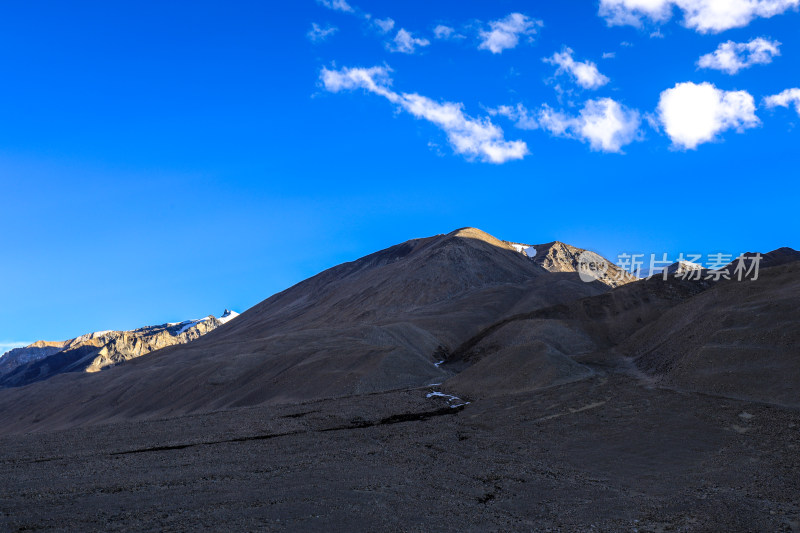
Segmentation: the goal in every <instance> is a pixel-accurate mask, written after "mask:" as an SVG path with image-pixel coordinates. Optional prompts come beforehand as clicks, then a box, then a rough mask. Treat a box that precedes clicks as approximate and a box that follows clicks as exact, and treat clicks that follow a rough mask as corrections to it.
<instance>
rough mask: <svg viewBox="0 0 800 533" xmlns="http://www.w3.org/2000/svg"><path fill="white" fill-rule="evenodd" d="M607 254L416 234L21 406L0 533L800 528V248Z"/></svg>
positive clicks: (14, 418)
mask: <svg viewBox="0 0 800 533" xmlns="http://www.w3.org/2000/svg"><path fill="white" fill-rule="evenodd" d="M540 253H543V254H542V256H541V257H540V261H536V260H535V259H536V258H537V257H538V256H539V254H540ZM589 253H590V252H585V251H581V250H580V249H578V248H574V247H570V246H569V245H562V244H559V243H553V246H548V245H534V246H529V245H522V244H519V243H512V242H507V241H502V240H499V239H496V238H494V237H492V236H491V235H488V234H486V233H484V232H482V231H480V230H477V229H474V228H464V229H461V230H457V231H454V232H452V233H449V234H446V235H436V236H433V237H428V238H423V239H413V240H410V241H408V242H405V243H402V244H398V245H396V246H392V247H390V248H387V249H385V250H381V251H379V252H376V253H374V254H371V255H368V256H366V257H363V258H361V259H358V260H356V261H353V262H349V263H344V264H342V265H338V266H335V267H333V268H331V269H328V270H326V271H324V272H322V273H320V274H318V275H316V276H314V277H311V278H309V279H307V280H305V281H303V282H301V283H299V284H297V285H295V286H293V287H290V288H288V289H286V290H285V291H283V292H281V293H278V294H275V295H274V296H272V297H270V298H267V299H266V300H264V301H263V302H261V303H260V304H258V305H256V306H255V307H253V308H251V309H249V310H247V311H245V312H244V313H242V314H241V315H240V316H239V317H238V318H236V320H232V321H230V322H229V323H227V324H225V325H223V326H221V327H217V328H216V329H214V330H213V331H210V332H208V333H207V334H206V335H203V336H201V337H199V338H197V339H195V340H193V341H191V342H188V343H185V344H178V345H173V346H167V347H165V348H162V349H160V350H156V351H154V352H151V353H149V354H145V355H142V356H140V357H137V358H134V359H131V360H128V361H125V362H124V363H123V364H117V365H112V366H110V367H108V368H106V369H105V370H103V371H102V372H94V373H89V372H66V373H60V374H56V375H54V376H52V377H50V378H49V379H46V380H42V381H38V382H35V383H31V384H29V385H26V386H20V387H11V388H3V389H0V449H2V450H3V460H2V461H0V477H1V478H2V479H3V483H2V484H0V501H3V513H0V529H3V530H6V529H8V530H15V531H21V530H41V529H52V528H53V524H57V525H58V527H60V528H62V529H68V530H85V529H91V530H94V529H109V528H112V529H119V530H126V531H127V530H142V529H144V530H150V529H167V530H173V529H174V530H187V529H192V530H194V529H209V528H211V529H222V528H227V529H237V530H238V529H242V530H279V529H285V530H290V531H294V530H303V531H316V530H320V531H323V530H324V531H330V530H334V531H338V530H345V531H350V530H364V529H368V530H378V531H383V530H391V531H395V530H397V531H409V530H426V531H427V530H431V529H433V530H443V531H463V530H474V529H479V530H487V531H507V530H537V531H545V530H551V531H588V530H597V531H629V530H630V531H667V530H675V531H720V530H724V531H762V530H767V531H795V530H797V529H798V524H800V508H798V506H797V504H796V498H792V497H791V495H792V494H798V493H800V464H799V463H798V461H797V449H798V446H800V437H799V436H798V431H797V428H798V427H800V404H799V403H798V400H797V393H796V391H797V390H798V383H800V358H798V356H797V355H798V354H800V337H799V336H798V333H797V327H796V325H797V324H798V323H800V309H798V307H797V305H796V302H797V301H798V299H799V298H800V261H796V260H792V258H793V257H794V256H795V255H796V252H794V251H793V250H791V249H783V251H780V250H779V251H776V252H770V253H766V254H761V255H762V257H768V258H773V259H771V260H767V261H764V264H762V265H760V267H762V268H761V270H760V271H759V276H758V279H755V280H752V279H747V280H743V281H738V280H737V279H736V278H735V277H732V279H725V277H724V276H702V277H701V279H694V278H693V277H689V276H685V277H680V276H667V277H666V278H664V277H662V276H654V277H653V278H651V279H641V280H634V282H627V283H617V282H618V281H619V280H617V279H615V278H616V275H615V274H614V273H613V271H612V273H611V275H610V276H609V277H604V276H602V273H604V272H605V273H608V272H609V270H608V269H607V267H606V264H607V262H606V261H605V260H604V259H603V258H602V257H600V256H597V257H594V255H592V256H589V255H588V254H589ZM595 255H596V254H595ZM587 263H589V264H594V266H595V270H594V271H595V272H596V273H600V274H601V275H598V276H597V278H595V277H594V276H589V277H588V278H587V277H586V276H584V275H583V274H585V272H584V270H583V269H584V265H585V264H587ZM584 279H588V281H583V280H584ZM614 284H616V285H617V286H611V285H614ZM187 326H188V327H189V328H192V327H197V326H196V325H195V322H194V321H189V322H186V323H183V324H174V325H171V327H172V328H173V329H174V330H175V332H176V333H177V332H178V331H180V330H181V329H183V328H185V327H187ZM187 331H188V330H187ZM104 334H105V332H101V333H100V334H97V338H96V339H94V340H97V339H101V338H103V335H104ZM92 340H93V339H88V340H87V341H86V346H93V345H92V344H91V342H90V341H92ZM98 342H99V341H98ZM36 348H38V349H40V350H44V351H48V350H62V349H63V346H62V344H61V343H38V346H36ZM92 349H94V348H92ZM50 356H51V357H56V356H58V354H50ZM87 361H88V359H87ZM32 502H33V503H32ZM132 509H133V510H134V511H133V512H132V511H131V510H132Z"/></svg>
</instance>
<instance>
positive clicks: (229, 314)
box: [218, 309, 239, 324]
mask: <svg viewBox="0 0 800 533" xmlns="http://www.w3.org/2000/svg"><path fill="white" fill-rule="evenodd" d="M237 316H239V313H237V312H236V311H231V310H230V309H226V310H225V312H224V313H222V316H221V317H219V319H218V320H219V321H220V322H222V323H223V324H227V323H228V322H230V321H231V320H233V319H234V318H236V317H237Z"/></svg>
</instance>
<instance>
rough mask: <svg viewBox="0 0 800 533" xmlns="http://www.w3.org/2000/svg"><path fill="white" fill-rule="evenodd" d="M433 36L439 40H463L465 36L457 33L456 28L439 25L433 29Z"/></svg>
mask: <svg viewBox="0 0 800 533" xmlns="http://www.w3.org/2000/svg"><path fill="white" fill-rule="evenodd" d="M433 36H434V37H436V38H437V39H463V38H464V36H463V35H460V34H458V33H456V30H455V28H452V27H450V26H445V25H444V24H439V25H438V26H436V27H435V28H433Z"/></svg>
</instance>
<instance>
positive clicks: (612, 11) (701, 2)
mask: <svg viewBox="0 0 800 533" xmlns="http://www.w3.org/2000/svg"><path fill="white" fill-rule="evenodd" d="M798 6H800V0H724V1H722V0H600V11H599V14H600V16H601V17H603V18H605V19H606V21H607V22H608V24H609V25H611V26H614V25H631V26H637V27H641V26H642V25H643V22H644V21H645V20H649V21H651V22H656V23H661V22H666V21H668V20H669V19H670V18H672V13H673V10H674V9H675V8H677V9H679V10H681V11H682V12H683V25H684V26H686V27H687V28H692V29H694V30H696V31H698V32H700V33H719V32H721V31H725V30H728V29H731V28H741V27H744V26H747V25H748V24H750V22H751V21H752V20H753V19H756V18H759V17H763V18H769V17H773V16H775V15H780V14H781V13H784V12H785V11H787V10H789V9H797V7H798Z"/></svg>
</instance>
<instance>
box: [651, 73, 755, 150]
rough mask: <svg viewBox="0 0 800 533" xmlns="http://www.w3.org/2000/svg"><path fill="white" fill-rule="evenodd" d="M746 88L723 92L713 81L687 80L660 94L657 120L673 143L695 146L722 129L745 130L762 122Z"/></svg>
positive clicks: (686, 147) (689, 147) (708, 139)
mask: <svg viewBox="0 0 800 533" xmlns="http://www.w3.org/2000/svg"><path fill="white" fill-rule="evenodd" d="M755 110H756V106H755V103H754V102H753V97H752V95H750V93H748V92H747V91H723V90H721V89H717V88H716V87H715V86H714V85H713V84H711V83H708V82H704V83H700V84H696V83H692V82H686V83H678V84H676V85H675V87H673V88H671V89H667V90H666V91H664V92H662V93H661V98H660V100H659V103H658V119H659V121H660V122H661V124H662V125H663V126H664V130H665V131H666V133H667V135H668V136H669V138H670V139H671V140H672V143H673V145H674V146H676V147H678V148H683V149H695V148H697V146H698V145H699V144H702V143H706V142H710V141H713V140H714V139H715V138H716V137H717V135H718V134H719V133H721V132H723V131H726V130H729V129H734V130H736V131H739V132H742V131H744V130H745V129H748V128H754V127H756V126H758V125H759V124H760V121H759V120H758V117H756V115H755Z"/></svg>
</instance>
